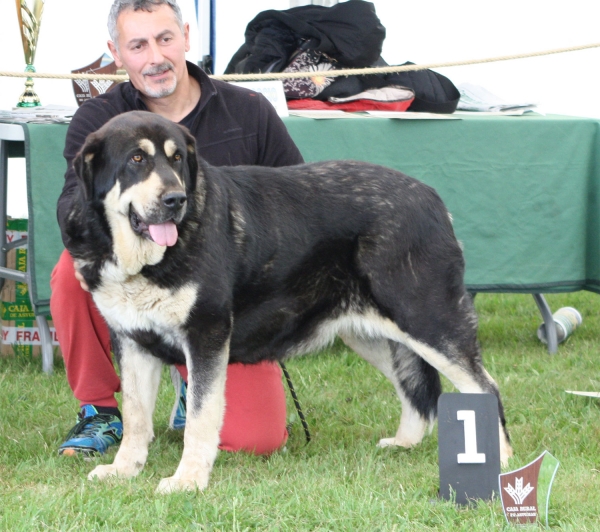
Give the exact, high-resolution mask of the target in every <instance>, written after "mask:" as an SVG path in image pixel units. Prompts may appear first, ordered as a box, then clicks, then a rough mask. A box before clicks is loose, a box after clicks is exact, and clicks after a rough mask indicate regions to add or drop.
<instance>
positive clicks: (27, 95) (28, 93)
mask: <svg viewBox="0 0 600 532" xmlns="http://www.w3.org/2000/svg"><path fill="white" fill-rule="evenodd" d="M25 72H35V67H34V66H33V65H27V68H25ZM40 105H42V104H41V102H40V98H39V96H38V95H37V94H36V93H35V91H34V90H33V78H27V79H26V80H25V91H24V92H23V94H21V97H20V98H19V103H18V104H17V107H38V106H40Z"/></svg>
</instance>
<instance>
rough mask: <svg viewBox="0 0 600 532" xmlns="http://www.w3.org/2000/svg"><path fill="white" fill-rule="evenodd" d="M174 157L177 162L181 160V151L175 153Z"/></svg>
mask: <svg viewBox="0 0 600 532" xmlns="http://www.w3.org/2000/svg"><path fill="white" fill-rule="evenodd" d="M173 159H175V161H177V162H181V153H176V154H175V155H173Z"/></svg>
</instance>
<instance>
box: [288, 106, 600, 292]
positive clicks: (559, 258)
mask: <svg viewBox="0 0 600 532" xmlns="http://www.w3.org/2000/svg"><path fill="white" fill-rule="evenodd" d="M460 116H461V119H460V120H389V119H373V118H364V119H339V120H311V119H308V118H299V117H289V118H287V119H285V123H286V125H287V127H288V130H289V131H290V133H291V134H292V137H293V138H294V140H295V141H296V143H297V144H298V146H299V148H300V150H301V152H302V153H303V155H304V157H305V158H306V160H307V161H318V160H324V159H358V160H363V161H371V162H374V163H378V164H382V165H385V166H390V167H392V168H396V169H398V170H401V171H403V172H404V173H406V174H409V175H411V176H413V177H416V178H417V179H420V180H422V181H424V182H425V183H427V184H429V185H431V186H433V187H434V188H436V189H437V191H438V192H439V194H440V195H441V197H442V198H443V199H444V201H445V202H446V204H447V206H448V208H449V210H450V212H451V213H452V215H453V217H454V226H455V230H456V234H457V236H458V238H459V239H460V240H461V241H462V242H463V244H464V250H465V257H466V263H467V269H466V283H467V285H468V286H469V288H470V289H473V290H476V291H480V292H484V291H485V292H532V293H536V292H537V293H547V292H564V291H574V290H580V289H586V290H592V291H595V292H600V249H599V247H600V196H599V187H600V135H599V126H600V122H599V121H598V120H594V119H587V118H573V117H563V116H547V117H544V116H540V115H529V116H527V115H526V116H520V117H511V116H502V117H498V116H463V115H460Z"/></svg>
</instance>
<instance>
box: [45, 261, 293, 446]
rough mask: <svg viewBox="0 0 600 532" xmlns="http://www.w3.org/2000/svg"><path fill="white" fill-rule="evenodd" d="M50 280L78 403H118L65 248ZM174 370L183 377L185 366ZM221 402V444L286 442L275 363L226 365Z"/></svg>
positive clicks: (107, 353) (90, 308) (102, 331)
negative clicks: (223, 417)
mask: <svg viewBox="0 0 600 532" xmlns="http://www.w3.org/2000/svg"><path fill="white" fill-rule="evenodd" d="M50 285H51V288H52V296H51V299H50V310H51V313H52V319H53V320H54V326H55V327H56V334H57V337H58V339H59V342H60V347H61V351H62V354H63V358H64V361H65V367H66V371H67V380H68V381H69V386H70V387H71V389H72V390H73V394H74V395H75V397H76V398H77V399H78V400H79V402H80V404H81V405H84V404H92V405H96V406H108V407H116V406H118V403H117V399H116V398H115V393H116V392H119V391H120V389H121V383H120V380H119V377H118V376H117V373H116V371H115V368H114V365H113V360H112V355H111V348H110V337H109V332H108V327H107V325H106V322H105V321H104V319H103V318H102V316H101V315H100V313H99V312H98V309H97V308H96V306H95V305H94V302H93V300H92V297H91V296H90V294H89V292H86V291H85V290H83V289H82V288H81V286H80V284H79V281H77V279H75V271H74V267H73V260H72V259H71V256H70V255H69V253H68V252H67V251H64V252H63V254H62V255H61V257H60V259H59V261H58V264H57V265H56V267H55V268H54V271H53V272H52V278H51V280H50ZM178 369H179V370H180V373H181V374H182V375H183V377H184V379H186V380H187V371H186V370H185V366H182V367H178ZM225 401H226V405H227V406H226V409H225V419H224V421H223V428H222V430H221V444H220V446H219V447H220V448H221V449H223V450H226V451H240V450H244V451H249V452H254V453H256V454H269V453H271V452H273V451H275V450H277V449H278V448H280V447H281V446H282V445H283V444H285V442H286V440H287V436H288V434H287V430H286V428H285V423H286V408H285V391H284V389H283V383H282V380H281V369H280V368H279V366H278V365H277V364H274V363H272V362H262V363H259V364H255V365H244V364H229V366H228V370H227V382H226V385H225Z"/></svg>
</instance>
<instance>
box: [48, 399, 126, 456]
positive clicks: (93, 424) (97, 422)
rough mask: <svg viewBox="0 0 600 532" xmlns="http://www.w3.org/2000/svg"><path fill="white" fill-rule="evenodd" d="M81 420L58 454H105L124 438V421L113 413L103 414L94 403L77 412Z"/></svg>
mask: <svg viewBox="0 0 600 532" xmlns="http://www.w3.org/2000/svg"><path fill="white" fill-rule="evenodd" d="M77 419H78V420H79V422H78V423H77V425H75V426H74V427H73V428H72V429H71V430H70V431H69V434H67V440H66V441H65V442H64V443H63V444H62V445H61V446H60V447H59V448H58V454H61V455H64V456H75V455H76V454H82V455H84V456H92V455H95V454H104V453H105V452H106V450H107V449H108V448H109V447H110V446H111V445H118V444H119V443H121V440H122V439H123V422H122V421H121V420H120V419H119V418H118V417H117V416H114V415H112V414H101V413H99V412H98V410H96V408H95V407H94V406H93V405H84V406H82V407H81V410H80V412H79V414H77Z"/></svg>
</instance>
